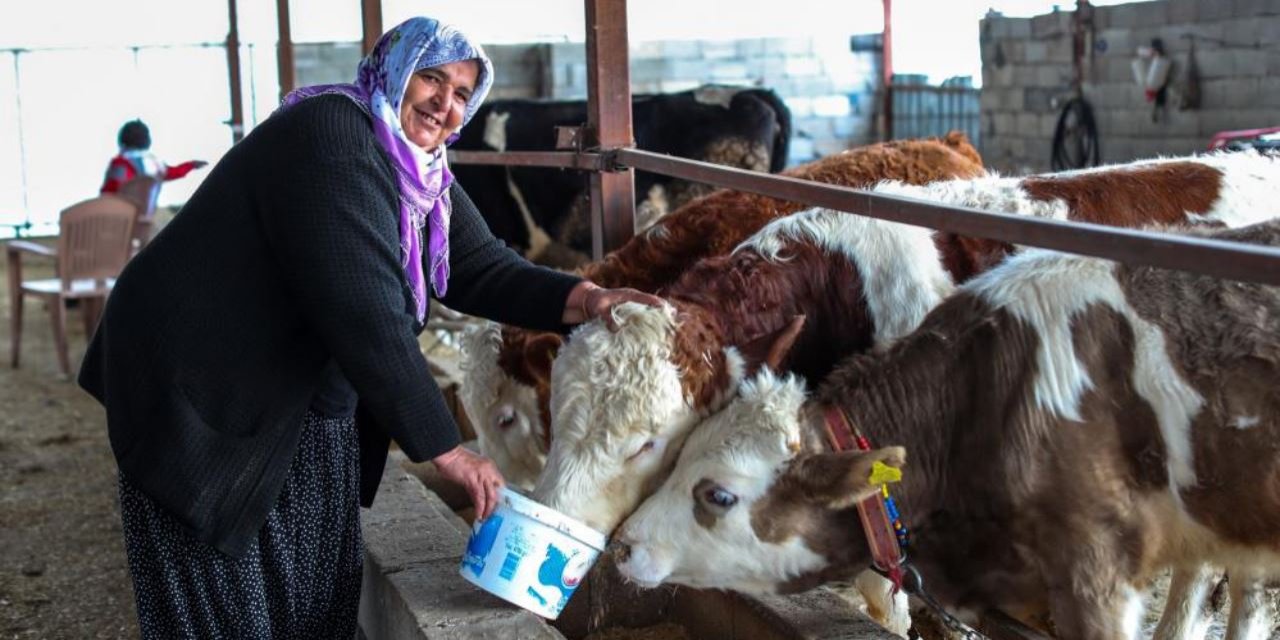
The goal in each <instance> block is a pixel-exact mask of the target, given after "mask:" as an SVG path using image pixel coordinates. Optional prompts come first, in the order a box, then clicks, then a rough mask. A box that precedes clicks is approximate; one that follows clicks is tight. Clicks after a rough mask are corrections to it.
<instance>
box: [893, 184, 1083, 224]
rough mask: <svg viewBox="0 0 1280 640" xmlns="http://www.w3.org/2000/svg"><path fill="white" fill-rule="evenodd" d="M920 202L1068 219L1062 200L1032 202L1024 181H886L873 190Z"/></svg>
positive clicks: (1065, 204) (1065, 206) (1065, 205)
mask: <svg viewBox="0 0 1280 640" xmlns="http://www.w3.org/2000/svg"><path fill="white" fill-rule="evenodd" d="M872 191H875V192H876V193H884V194H888V195H894V196H902V197H905V198H915V199H917V200H928V201H930V202H934V203H938V204H948V205H955V206H963V207H972V208H975V209H986V210H987V211H996V212H999V213H1012V214H1019V215H1026V216H1034V217H1037V218H1053V219H1057V220H1066V219H1067V213H1068V209H1067V203H1065V202H1063V201H1062V200H1048V201H1046V200H1033V199H1032V198H1031V197H1030V196H1029V195H1028V194H1027V192H1026V191H1024V190H1023V189H1022V178H1009V177H1003V176H999V175H987V176H982V177H979V178H958V179H954V180H940V181H938V182H931V183H929V184H926V185H913V184H907V183H905V182H900V181H897V180H886V181H884V182H881V183H879V184H877V185H876V186H875V188H873V189H872Z"/></svg>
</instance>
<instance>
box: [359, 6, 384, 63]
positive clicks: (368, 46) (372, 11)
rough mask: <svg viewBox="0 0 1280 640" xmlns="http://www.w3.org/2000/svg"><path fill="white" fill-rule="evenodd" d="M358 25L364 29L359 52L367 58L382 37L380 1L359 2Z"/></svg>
mask: <svg viewBox="0 0 1280 640" xmlns="http://www.w3.org/2000/svg"><path fill="white" fill-rule="evenodd" d="M360 24H361V25H362V26H363V28H364V38H363V40H361V42H360V52H361V53H363V54H364V55H366V56H367V55H369V52H370V51H373V45H374V44H376V43H377V42H378V38H379V37H380V36H381V35H382V0H360Z"/></svg>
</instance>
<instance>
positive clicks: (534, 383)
mask: <svg viewBox="0 0 1280 640" xmlns="http://www.w3.org/2000/svg"><path fill="white" fill-rule="evenodd" d="M984 174H985V171H984V170H983V167H982V158H981V157H980V156H979V155H978V152H977V150H975V149H974V148H973V146H972V145H971V144H970V143H969V140H968V138H967V137H966V136H965V135H964V134H963V133H960V132H953V133H951V134H948V135H947V136H945V137H944V138H941V139H935V138H929V139H922V140H898V141H893V142H887V143H879V144H872V145H867V146H864V147H858V148H855V149H851V150H849V151H846V152H843V153H840V154H836V155H832V156H828V157H825V158H822V159H820V160H816V161H814V162H810V163H807V164H804V165H800V166H797V167H794V168H792V169H788V170H787V171H785V172H783V175H786V176H789V177H793V178H799V179H804V180H811V181H814V182H821V183H825V184H834V185H840V186H847V187H858V188H862V187H870V186H872V185H874V184H876V183H877V182H880V181H882V180H901V181H904V182H909V183H914V184H925V183H928V182H933V181H936V180H943V179H948V178H973V177H977V176H980V175H984ZM802 208H803V206H802V205H800V204H798V203H793V202H788V201H784V200H779V199H776V198H770V197H768V196H762V195H757V194H751V193H743V192H739V191H728V190H721V191H717V192H715V193H712V194H711V195H708V196H706V197H703V198H700V199H698V200H695V201H694V202H691V203H689V204H686V205H685V206H683V207H681V208H679V209H677V210H676V211H674V212H672V213H671V214H670V215H668V216H666V217H665V218H663V219H662V220H661V221H659V222H658V223H657V224H656V225H655V226H653V227H651V228H650V229H649V230H648V231H647V232H645V233H642V234H640V235H637V236H635V237H634V238H632V239H631V240H630V241H628V242H627V243H626V244H625V245H623V246H622V247H621V248H619V249H618V250H616V251H614V252H612V253H610V254H608V255H607V256H605V258H604V260H601V261H599V262H594V263H591V264H589V265H586V266H584V267H583V268H582V269H581V270H580V271H579V273H580V274H581V275H582V276H583V277H586V278H589V279H591V280H592V281H594V282H596V283H597V284H600V285H602V286H606V287H634V288H636V289H640V290H642V291H649V292H653V291H657V290H658V289H659V288H661V287H663V286H665V285H667V284H669V283H670V282H672V281H673V280H675V279H676V278H677V277H678V276H679V275H680V274H681V273H683V272H684V271H685V270H686V269H687V268H688V267H689V266H690V265H692V264H694V263H696V262H697V261H698V260H700V259H702V258H705V257H709V256H717V255H724V254H726V253H728V252H730V251H731V250H732V249H733V248H734V247H735V246H737V245H738V244H739V243H741V242H742V241H743V240H745V239H746V238H747V237H749V236H751V235H752V234H753V233H755V232H757V231H759V230H760V228H761V227H763V226H764V225H765V224H766V223H768V222H769V221H771V220H774V219H777V218H780V217H783V216H786V215H789V214H791V213H794V212H796V211H799V210H800V209H802ZM562 342H563V338H562V336H561V335H560V334H557V333H547V332H537V331H529V330H524V329H519V328H515V327H502V326H500V325H498V324H495V323H485V324H482V325H479V326H478V327H476V328H474V329H472V330H469V331H468V332H467V333H466V334H464V337H463V341H462V347H463V349H462V350H463V359H462V363H461V364H462V369H463V374H464V377H463V384H462V387H461V391H462V393H461V398H462V404H463V407H464V409H465V410H466V412H467V415H468V416H469V418H470V420H471V423H472V424H473V425H475V426H476V433H477V436H478V439H479V443H480V447H481V450H482V451H483V452H484V453H485V454H486V455H488V456H490V457H491V458H493V459H494V461H495V462H496V463H497V464H498V467H499V468H500V469H501V470H502V472H503V474H504V475H505V476H506V478H507V481H508V482H510V483H511V484H513V485H515V486H518V487H522V488H525V489H532V487H533V483H534V481H535V480H536V479H537V476H538V473H540V472H541V471H542V466H543V463H544V461H545V459H546V452H547V446H548V443H549V438H550V434H549V429H548V426H547V425H549V424H550V420H549V418H548V416H549V413H548V412H549V398H550V378H551V362H552V360H553V359H554V357H555V355H556V353H557V352H558V350H559V348H560V345H561V343H562Z"/></svg>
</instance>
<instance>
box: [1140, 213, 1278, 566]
mask: <svg viewBox="0 0 1280 640" xmlns="http://www.w3.org/2000/svg"><path fill="white" fill-rule="evenodd" d="M1199 235H1205V236H1209V237H1213V238H1215V239H1220V240H1232V241H1236V242H1247V243H1252V244H1261V245H1267V246H1280V223H1264V224H1259V225H1253V226H1250V227H1244V228H1241V229H1234V230H1224V231H1215V232H1204V233H1201V234H1199ZM1116 271H1117V273H1116V278H1117V280H1118V281H1119V282H1120V285H1121V287H1122V289H1123V290H1124V292H1125V296H1126V298H1127V299H1128V301H1129V304H1130V306H1132V307H1133V309H1134V311H1135V312H1137V313H1138V315H1140V316H1141V317H1142V318H1143V319H1145V320H1146V321H1147V322H1150V323H1152V324H1154V325H1156V326H1157V327H1160V329H1161V330H1162V331H1163V332H1164V334H1165V338H1166V353H1167V354H1168V355H1169V359H1170V360H1171V361H1172V363H1173V365H1174V367H1175V368H1176V369H1177V370H1178V373H1179V374H1180V375H1181V376H1182V377H1183V378H1184V379H1185V380H1187V382H1188V383H1189V384H1190V385H1191V386H1192V387H1193V388H1195V389H1196V390H1197V391H1198V392H1199V393H1200V394H1201V396H1202V397H1203V398H1204V400H1205V403H1204V406H1203V408H1202V409H1201V411H1200V413H1199V414H1198V415H1197V416H1196V418H1195V419H1194V421H1193V423H1192V428H1191V441H1192V450H1193V451H1194V452H1195V472H1196V479H1197V484H1196V486H1195V487H1192V488H1189V489H1186V490H1184V491H1183V492H1182V496H1183V500H1184V502H1185V504H1186V506H1187V509H1188V510H1189V511H1191V513H1192V514H1193V515H1194V517H1195V518H1196V519H1197V520H1198V521H1200V522H1202V523H1203V524H1205V525H1206V526H1208V527H1210V528H1211V529H1213V530H1215V531H1218V532H1220V533H1221V534H1222V535H1224V536H1225V537H1227V538H1228V539H1230V540H1233V541H1235V542H1238V543H1242V544H1268V543H1270V541H1272V540H1273V539H1274V532H1275V531H1277V530H1280V386H1278V385H1277V384H1276V381H1277V380H1280V289H1278V288H1276V287H1267V286H1263V285H1257V284H1251V283H1242V282H1233V281H1227V280H1216V279H1213V278H1209V277H1205V276H1198V275H1193V274H1187V273H1179V272H1169V271H1162V270H1158V269H1152V268H1149V267H1125V266H1121V267H1118V268H1117V270H1116ZM1188 300H1194V301H1195V304H1194V305H1188V304H1187V301H1188ZM1250 418H1256V419H1257V421H1256V423H1253V424H1251V426H1247V427H1244V428H1241V426H1240V425H1243V424H1249V423H1250V422H1252V421H1251V420H1248V419H1250ZM1241 420H1245V422H1241ZM1240 496H1248V504H1247V505H1242V504H1241V503H1240V502H1238V500H1237V499H1238V498H1239V497H1240Z"/></svg>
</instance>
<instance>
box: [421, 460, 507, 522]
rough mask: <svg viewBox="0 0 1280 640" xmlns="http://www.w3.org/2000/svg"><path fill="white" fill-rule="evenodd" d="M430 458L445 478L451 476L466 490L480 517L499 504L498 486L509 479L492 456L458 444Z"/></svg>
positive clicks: (451, 478)
mask: <svg viewBox="0 0 1280 640" xmlns="http://www.w3.org/2000/svg"><path fill="white" fill-rule="evenodd" d="M431 462H433V463H435V465H436V469H437V470H439V471H440V475H441V476H443V477H444V478H445V479H446V480H452V481H453V482H456V483H458V484H460V485H462V487H463V488H464V489H466V490H467V495H468V496H471V504H472V505H473V506H475V509H476V520H477V521H479V520H484V519H485V518H488V517H489V515H490V514H492V513H493V510H494V509H496V508H498V489H501V488H502V487H503V486H505V485H506V484H507V482H506V480H503V479H502V473H501V472H500V471H498V465H495V464H494V463H493V461H492V460H490V459H488V458H486V457H484V456H482V455H480V454H478V453H472V452H471V451H469V450H467V449H466V448H464V447H462V446H461V445H459V446H457V447H454V448H453V449H451V450H449V451H447V452H445V453H442V454H440V455H439V456H436V457H435V458H434V459H432V460H431Z"/></svg>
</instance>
